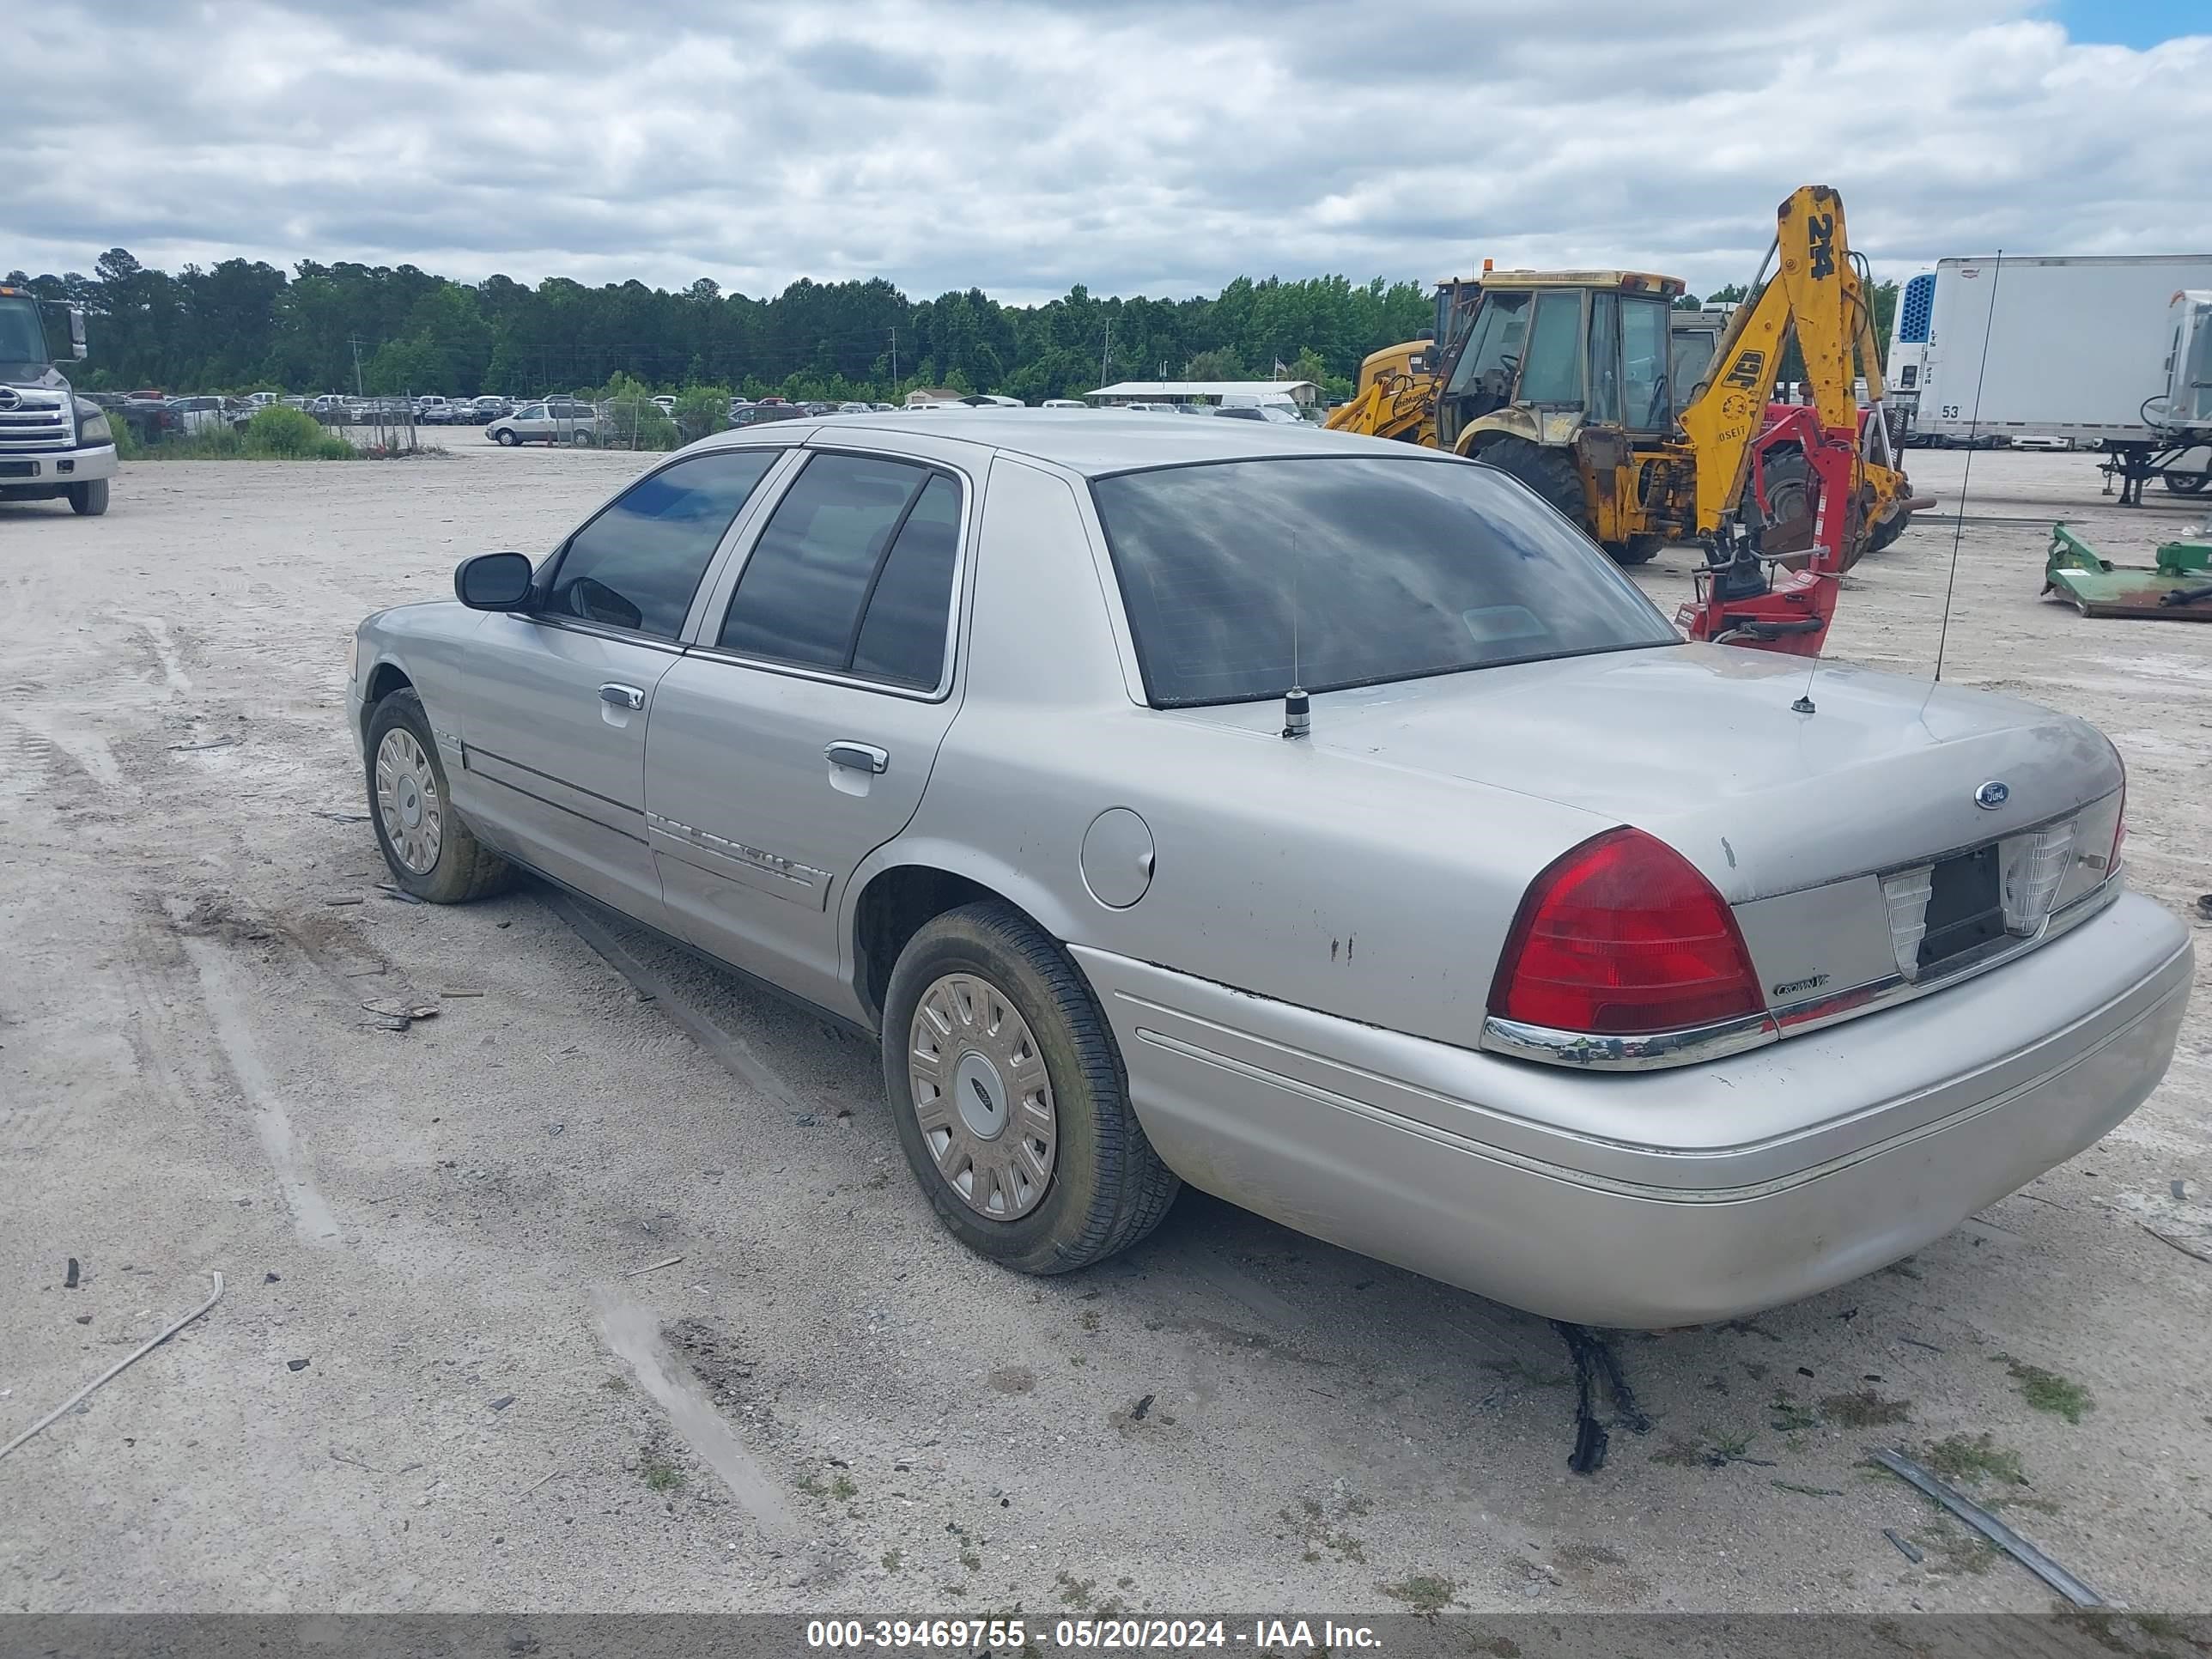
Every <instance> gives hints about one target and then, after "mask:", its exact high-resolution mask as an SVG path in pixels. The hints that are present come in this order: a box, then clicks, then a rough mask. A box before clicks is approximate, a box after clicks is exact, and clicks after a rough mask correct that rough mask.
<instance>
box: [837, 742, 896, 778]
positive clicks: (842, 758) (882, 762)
mask: <svg viewBox="0 0 2212 1659" xmlns="http://www.w3.org/2000/svg"><path fill="white" fill-rule="evenodd" d="M822 755H823V758H824V759H825V760H827V761H828V762H829V764H830V765H832V766H845V767H850V768H851V769H853V770H854V771H855V772H881V771H884V770H886V769H889V767H890V763H891V757H890V756H889V755H888V754H886V753H885V752H884V750H880V749H878V748H877V747H876V746H875V744H872V743H833V744H830V745H829V747H828V748H827V749H825V750H823V751H822Z"/></svg>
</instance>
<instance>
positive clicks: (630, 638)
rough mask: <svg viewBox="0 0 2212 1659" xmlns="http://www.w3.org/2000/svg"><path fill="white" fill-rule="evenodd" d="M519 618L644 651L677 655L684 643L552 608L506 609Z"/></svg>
mask: <svg viewBox="0 0 2212 1659" xmlns="http://www.w3.org/2000/svg"><path fill="white" fill-rule="evenodd" d="M508 614H509V615H511V616H513V617H516V618H517V619H518V620H519V621H521V622H526V623H532V624H533V625H534V626H536V627H538V628H559V629H566V630H567V631H568V632H569V633H571V634H589V635H592V637H593V638H594V639H601V640H611V641H614V642H615V643H616V644H617V645H635V646H641V647H643V648H644V649H646V650H647V651H658V652H660V653H662V654H663V655H665V656H670V657H680V656H682V655H683V654H684V647H683V646H681V645H679V644H678V642H677V641H674V640H671V639H668V638H665V637H664V636H663V635H659V634H647V633H645V632H643V631H641V630H640V629H629V628H616V627H614V626H612V625H611V624H610V623H595V622H592V621H591V620H590V619H589V618H588V617H562V616H556V615H555V614H553V613H552V612H550V611H547V612H538V611H511V612H509V613H508Z"/></svg>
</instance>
